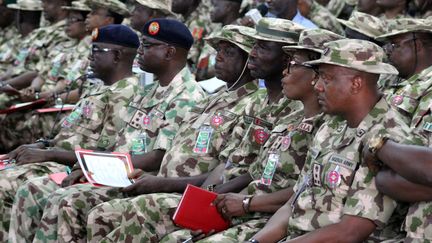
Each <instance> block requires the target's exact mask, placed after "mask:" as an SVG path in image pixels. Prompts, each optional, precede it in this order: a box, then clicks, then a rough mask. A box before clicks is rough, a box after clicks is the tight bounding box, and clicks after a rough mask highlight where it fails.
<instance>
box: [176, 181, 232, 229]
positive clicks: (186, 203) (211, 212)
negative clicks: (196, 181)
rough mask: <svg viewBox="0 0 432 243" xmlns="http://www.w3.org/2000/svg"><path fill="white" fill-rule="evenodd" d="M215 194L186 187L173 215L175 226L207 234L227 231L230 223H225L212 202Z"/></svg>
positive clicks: (194, 187)
mask: <svg viewBox="0 0 432 243" xmlns="http://www.w3.org/2000/svg"><path fill="white" fill-rule="evenodd" d="M216 197H217V194H216V193H214V192H210V191H207V190H204V189H202V188H199V187H196V186H193V185H188V186H187V187H186V190H185V192H184V194H183V197H182V198H181V200H180V203H179V205H178V207H177V210H176V211H175V213H174V216H173V221H174V223H175V224H176V225H178V226H181V227H183V228H187V229H191V230H202V231H203V233H206V234H207V233H208V232H210V231H211V230H215V231H216V232H219V231H223V230H226V229H228V227H229V225H230V222H229V221H226V220H225V219H224V218H223V217H222V215H220V214H219V212H218V211H217V209H216V206H214V205H213V204H212V202H213V201H214V200H215V199H216Z"/></svg>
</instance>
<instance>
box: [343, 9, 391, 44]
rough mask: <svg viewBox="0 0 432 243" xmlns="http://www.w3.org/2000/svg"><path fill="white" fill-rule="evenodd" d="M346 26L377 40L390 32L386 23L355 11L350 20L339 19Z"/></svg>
mask: <svg viewBox="0 0 432 243" xmlns="http://www.w3.org/2000/svg"><path fill="white" fill-rule="evenodd" d="M338 21H339V22H340V23H342V24H343V25H344V26H346V27H348V28H350V29H352V30H355V31H357V32H359V33H361V34H363V35H366V36H367V37H370V38H377V37H378V36H381V35H384V34H386V33H387V32H388V28H387V25H386V22H385V21H383V20H382V19H380V18H377V17H375V16H373V15H370V14H366V13H362V12H358V11H354V12H353V13H352V14H351V17H350V18H349V19H348V20H343V19H338Z"/></svg>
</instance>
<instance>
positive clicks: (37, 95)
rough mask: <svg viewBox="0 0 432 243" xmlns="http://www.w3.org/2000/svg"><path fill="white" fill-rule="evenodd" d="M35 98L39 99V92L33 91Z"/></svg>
mask: <svg viewBox="0 0 432 243" xmlns="http://www.w3.org/2000/svg"><path fill="white" fill-rule="evenodd" d="M35 99H36V100H38V99H40V93H39V92H35Z"/></svg>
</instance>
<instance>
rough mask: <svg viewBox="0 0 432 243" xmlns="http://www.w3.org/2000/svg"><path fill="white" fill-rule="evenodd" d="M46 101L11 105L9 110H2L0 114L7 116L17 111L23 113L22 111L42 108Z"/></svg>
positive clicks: (40, 100)
mask: <svg viewBox="0 0 432 243" xmlns="http://www.w3.org/2000/svg"><path fill="white" fill-rule="evenodd" d="M46 102H47V101H46V100H45V99H39V100H35V101H32V102H26V103H20V104H16V105H12V106H10V107H9V108H6V109H4V110H0V114H9V113H13V112H17V111H23V110H31V109H34V108H37V107H41V106H43V105H44V104H45V103H46Z"/></svg>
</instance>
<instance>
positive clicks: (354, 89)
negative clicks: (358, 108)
mask: <svg viewBox="0 0 432 243" xmlns="http://www.w3.org/2000/svg"><path fill="white" fill-rule="evenodd" d="M364 82H365V80H364V79H363V78H362V77H360V76H357V75H356V76H354V77H353V78H352V79H351V90H350V91H351V94H358V93H359V92H360V90H361V89H362V88H363V86H364V85H365V83H364Z"/></svg>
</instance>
